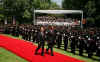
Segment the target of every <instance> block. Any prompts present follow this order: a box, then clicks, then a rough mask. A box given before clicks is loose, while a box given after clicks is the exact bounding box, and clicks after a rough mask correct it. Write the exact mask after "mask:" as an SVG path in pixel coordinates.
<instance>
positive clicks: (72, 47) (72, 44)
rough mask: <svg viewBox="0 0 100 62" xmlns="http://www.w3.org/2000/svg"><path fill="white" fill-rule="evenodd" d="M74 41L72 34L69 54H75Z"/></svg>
mask: <svg viewBox="0 0 100 62" xmlns="http://www.w3.org/2000/svg"><path fill="white" fill-rule="evenodd" d="M75 47H76V40H75V34H74V32H73V33H72V35H71V53H73V54H75Z"/></svg>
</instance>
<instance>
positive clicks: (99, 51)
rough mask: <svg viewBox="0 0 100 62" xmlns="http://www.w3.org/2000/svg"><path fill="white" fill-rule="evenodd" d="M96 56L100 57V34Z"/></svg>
mask: <svg viewBox="0 0 100 62" xmlns="http://www.w3.org/2000/svg"><path fill="white" fill-rule="evenodd" d="M96 47H97V50H96V56H100V34H99V33H98V34H97V36H96Z"/></svg>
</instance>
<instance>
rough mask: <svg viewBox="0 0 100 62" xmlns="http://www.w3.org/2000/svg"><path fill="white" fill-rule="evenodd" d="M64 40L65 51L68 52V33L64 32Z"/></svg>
mask: <svg viewBox="0 0 100 62" xmlns="http://www.w3.org/2000/svg"><path fill="white" fill-rule="evenodd" d="M63 39H64V50H65V51H66V50H67V47H68V31H66V30H65V31H64V33H63Z"/></svg>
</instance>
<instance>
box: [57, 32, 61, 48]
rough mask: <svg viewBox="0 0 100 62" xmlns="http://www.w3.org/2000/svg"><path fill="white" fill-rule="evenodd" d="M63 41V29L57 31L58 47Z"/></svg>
mask: <svg viewBox="0 0 100 62" xmlns="http://www.w3.org/2000/svg"><path fill="white" fill-rule="evenodd" d="M61 42H62V34H61V31H60V30H59V31H57V35H56V43H57V48H60V47H61Z"/></svg>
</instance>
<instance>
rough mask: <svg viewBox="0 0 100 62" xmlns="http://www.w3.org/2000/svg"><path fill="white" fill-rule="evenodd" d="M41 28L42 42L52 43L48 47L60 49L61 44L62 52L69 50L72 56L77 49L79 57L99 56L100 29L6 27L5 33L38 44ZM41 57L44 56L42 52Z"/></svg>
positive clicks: (31, 26) (30, 26)
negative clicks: (51, 31) (43, 36)
mask: <svg viewBox="0 0 100 62" xmlns="http://www.w3.org/2000/svg"><path fill="white" fill-rule="evenodd" d="M41 27H43V28H44V35H45V40H44V41H46V42H48V41H49V42H50V41H53V42H52V44H51V45H50V44H48V45H49V46H54V45H57V48H61V47H62V44H64V50H65V51H68V49H69V48H70V49H71V53H73V54H75V51H76V50H77V49H78V51H79V55H80V56H83V53H84V52H86V53H88V57H90V58H91V57H92V56H93V54H94V52H96V55H97V56H100V54H99V52H100V29H98V28H97V29H96V28H88V29H76V28H69V27H64V26H34V25H19V26H8V27H6V30H5V33H8V34H12V35H14V36H16V35H17V36H19V35H21V36H22V38H23V39H24V40H28V41H33V42H37V43H38V44H39V39H38V35H39V32H41ZM51 27H52V28H51ZM51 29H52V30H53V34H52V35H51V34H49V33H50V30H51ZM51 39H52V40H51ZM69 45H70V46H69ZM52 48H53V47H51V50H52ZM41 55H44V53H43V51H42V53H41ZM51 55H52V56H53V51H51Z"/></svg>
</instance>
